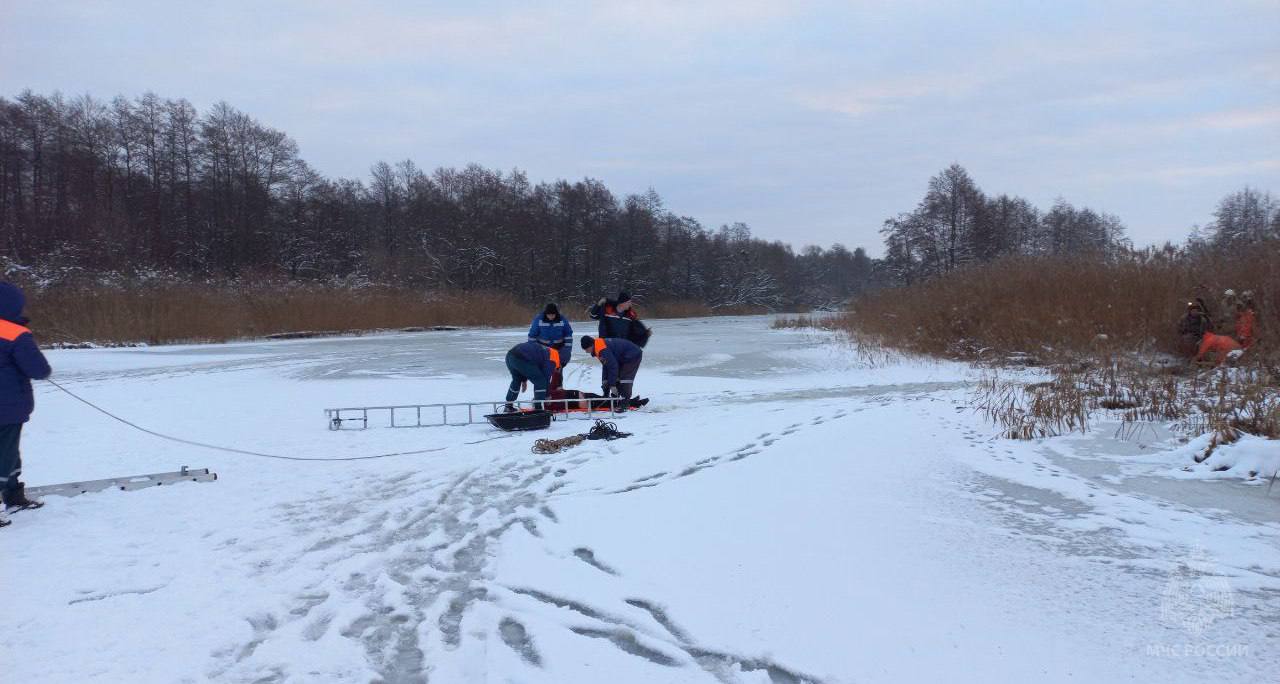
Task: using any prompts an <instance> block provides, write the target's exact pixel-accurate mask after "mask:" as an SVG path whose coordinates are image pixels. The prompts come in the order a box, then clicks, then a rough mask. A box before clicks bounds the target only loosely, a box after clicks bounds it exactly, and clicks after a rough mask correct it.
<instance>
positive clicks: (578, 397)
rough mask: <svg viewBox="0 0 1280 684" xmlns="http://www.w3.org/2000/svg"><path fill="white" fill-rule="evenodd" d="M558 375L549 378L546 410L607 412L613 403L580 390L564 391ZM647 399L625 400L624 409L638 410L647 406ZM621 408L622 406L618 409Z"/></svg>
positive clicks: (634, 398)
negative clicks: (549, 384)
mask: <svg viewBox="0 0 1280 684" xmlns="http://www.w3.org/2000/svg"><path fill="white" fill-rule="evenodd" d="M560 378H561V376H560V373H556V374H555V376H554V377H552V378H551V386H550V387H549V388H548V389H547V399H550V401H548V402H547V408H548V409H550V410H552V411H558V412H564V411H608V410H609V409H610V408H612V404H613V403H614V402H613V401H612V400H610V399H609V398H607V397H604V396H602V395H599V394H592V393H591V392H583V391H582V390H572V389H565V388H563V387H561V386H560V383H561V379H560ZM648 405H649V400H648V399H641V398H640V397H631V398H630V399H628V400H627V405H626V408H629V409H638V408H640V407H642V406H648ZM618 408H619V409H621V408H623V407H622V406H619V407H618Z"/></svg>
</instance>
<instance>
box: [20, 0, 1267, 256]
mask: <svg viewBox="0 0 1280 684" xmlns="http://www.w3.org/2000/svg"><path fill="white" fill-rule="evenodd" d="M27 88H30V89H32V90H34V91H36V92H41V93H51V92H53V91H55V90H57V91H61V92H63V93H64V94H66V95H78V94H82V93H89V94H92V95H95V96H98V97H102V98H109V97H111V96H113V95H116V94H126V95H130V96H134V95H139V94H141V93H143V92H145V91H148V90H151V91H154V92H156V93H157V94H159V95H162V96H165V97H174V98H177V97H185V98H187V99H188V100H190V101H191V102H192V103H193V104H195V105H196V106H197V107H200V108H201V109H202V110H203V109H204V108H205V107H207V106H208V105H209V104H211V103H213V102H216V101H218V100H226V101H227V102H229V103H230V104H232V105H233V106H235V107H237V108H239V109H241V110H244V111H246V112H248V113H250V114H252V115H253V116H255V117H256V118H258V119H259V120H261V121H262V122H264V123H266V124H268V125H270V126H273V127H275V128H279V129H282V130H284V131H285V132H287V133H288V134H289V135H291V136H292V137H293V138H294V139H296V140H297V141H298V144H299V146H300V147H301V150H302V155H303V157H304V158H305V159H306V160H307V161H309V162H310V163H311V164H312V165H313V166H314V167H316V168H317V169H319V170H320V171H322V172H324V173H326V174H328V175H331V176H353V177H360V178H366V177H367V175H368V169H369V167H370V166H371V165H372V164H373V163H374V162H376V161H378V160H387V161H396V160H399V159H404V158H411V159H413V160H415V161H416V162H417V163H418V164H419V165H421V166H424V167H427V168H434V167H437V166H457V165H463V164H466V163H469V162H478V163H480V164H483V165H486V166H489V167H495V168H501V169H511V168H520V169H524V170H525V171H527V172H528V173H529V175H530V177H531V179H532V180H534V181H538V180H553V179H556V178H569V179H577V178H581V177H583V176H591V177H595V178H599V179H601V180H603V181H604V182H605V183H606V184H607V185H608V186H609V187H610V188H611V189H613V190H614V192H615V193H618V194H619V195H623V194H627V193H631V192H643V191H644V190H645V189H646V188H648V187H650V186H652V187H653V188H654V189H656V190H657V191H658V192H659V193H660V194H661V195H662V197H663V198H664V199H665V200H666V203H667V206H668V208H670V209H672V210H673V211H675V212H676V213H679V214H682V215H688V216H693V217H694V218H697V219H698V220H700V221H702V222H703V223H704V224H706V225H708V226H711V227H714V226H717V225H719V224H721V223H725V222H731V221H744V222H746V223H748V224H750V225H751V226H752V229H753V230H754V232H755V233H756V234H757V235H759V236H762V237H767V238H776V239H782V240H785V241H788V242H791V243H792V244H794V245H796V246H797V247H798V246H800V245H804V244H823V245H826V244H830V243H833V242H842V243H844V244H846V245H849V246H851V247H852V246H857V245H862V246H866V247H867V248H868V250H869V251H871V252H872V253H873V254H879V253H880V252H881V249H880V238H879V235H878V232H877V231H878V230H879V228H880V225H881V223H882V222H883V221H884V219H885V218H887V217H889V216H892V215H894V214H896V213H898V212H900V211H906V210H909V209H911V208H912V207H913V206H914V205H915V203H916V202H917V201H918V200H919V199H920V197H921V196H922V194H923V193H924V189H925V185H926V183H927V181H928V179H929V177H930V176H931V175H933V174H935V173H937V172H938V171H939V170H941V169H942V168H944V167H945V166H947V165H948V164H951V163H952V162H959V163H960V164H962V165H964V166H965V167H966V168H968V169H969V171H970V173H971V174H972V175H973V176H974V178H975V179H976V180H977V181H978V183H979V185H980V186H981V187H982V188H983V189H984V190H985V191H987V192H989V193H1000V192H1007V193H1011V194H1018V195H1022V196H1025V197H1027V198H1028V199H1030V200H1032V201H1033V202H1035V203H1036V204H1037V205H1039V206H1041V207H1042V208H1047V207H1048V205H1049V204H1050V203H1052V201H1053V199H1054V198H1055V197H1057V196H1062V197H1065V198H1066V199H1068V200H1069V201H1071V202H1073V203H1075V204H1078V205H1087V206H1090V207H1093V208H1095V209H1099V210H1102V211H1107V212H1110V213H1113V214H1116V215H1118V216H1120V217H1121V219H1123V220H1124V222H1125V223H1126V225H1128V227H1129V231H1130V236H1131V237H1132V238H1133V240H1134V242H1135V243H1137V244H1140V245H1141V244H1148V243H1152V242H1159V241H1163V240H1166V239H1170V240H1181V239H1182V238H1183V237H1185V235H1186V233H1187V231H1188V229H1189V228H1190V227H1191V225H1192V224H1195V223H1205V222H1207V221H1209V220H1210V219H1211V213H1212V210H1213V207H1214V204H1215V203H1216V202H1217V200H1218V199H1219V198H1220V197H1221V196H1222V195H1224V194H1226V193H1228V192H1231V191H1233V190H1236V189H1239V188H1241V187H1243V186H1245V185H1251V186H1254V187H1258V188H1262V189H1265V190H1270V191H1273V192H1277V191H1280V1H1277V0H1253V1H1238V2H1229V1H1223V0H1198V1H1195V2H1178V1H1173V0H1165V1H1163V2H1124V1H1123V0H1111V1H1108V2H1079V1H1071V2H1066V1H1063V2H1058V1H1056V0H1055V1H1052V2H1031V1H1023V2H1006V3H982V2H973V1H967V2H914V1H911V0H895V1H892V2H890V1H885V2H881V1H878V0H877V1H871V0H868V1H856V0H851V1H849V2H803V1H799V0H797V1H794V2H758V1H755V0H710V1H706V0H703V1H698V0H683V1H670V2H667V1H662V2H609V1H607V0H596V1H583V2H559V3H551V2H545V3H539V2H528V1H525V2H494V1H486V0H470V1H466V2H408V1H405V2H381V3H379V2H364V3H355V2H345V1H332V2H330V1H326V0H305V1H297V2H292V1H290V2H277V1H269V0H258V1H256V2H234V1H228V0H222V1H219V2H209V1H207V0H205V1H202V2H198V3H189V2H179V1H177V0H163V1H156V2H143V1H140V0H114V1H112V2H82V1H74V0H0V95H3V96H8V97H12V96H14V95H17V94H18V93H20V92H21V91H22V90H24V89H27Z"/></svg>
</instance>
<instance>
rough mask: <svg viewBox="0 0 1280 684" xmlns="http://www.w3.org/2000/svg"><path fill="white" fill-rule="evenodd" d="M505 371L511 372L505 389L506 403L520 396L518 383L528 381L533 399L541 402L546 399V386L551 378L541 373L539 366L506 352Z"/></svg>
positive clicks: (511, 352) (513, 353)
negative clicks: (509, 383) (508, 383)
mask: <svg viewBox="0 0 1280 684" xmlns="http://www.w3.org/2000/svg"><path fill="white" fill-rule="evenodd" d="M507 370H509V371H511V385H510V386H508V387H507V401H508V402H511V401H515V400H516V397H518V396H520V383H522V382H524V381H525V380H528V381H529V382H530V383H532V384H533V398H534V400H535V401H542V400H544V399H546V398H547V385H548V384H550V382H551V378H548V377H547V376H546V374H545V373H544V372H543V369H542V366H541V364H538V363H535V362H533V361H530V360H528V359H525V358H521V357H520V356H517V355H516V353H515V352H513V351H509V352H507Z"/></svg>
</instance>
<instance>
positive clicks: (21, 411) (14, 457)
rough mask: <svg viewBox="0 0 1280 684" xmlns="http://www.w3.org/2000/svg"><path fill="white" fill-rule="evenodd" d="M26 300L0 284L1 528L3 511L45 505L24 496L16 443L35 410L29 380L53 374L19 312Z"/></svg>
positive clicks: (13, 288)
mask: <svg viewBox="0 0 1280 684" xmlns="http://www.w3.org/2000/svg"><path fill="white" fill-rule="evenodd" d="M26 305H27V298H26V296H25V295H23V294H22V290H20V289H19V288H18V287H17V286H16V285H11V284H9V283H0V499H3V501H4V506H3V508H2V509H0V526H3V525H7V524H9V522H8V520H7V517H6V514H5V511H6V510H15V509H19V508H39V507H40V506H42V505H44V504H42V503H41V502H39V501H37V500H35V499H29V498H27V495H26V491H25V489H26V487H25V486H24V485H23V484H22V479H21V478H22V456H21V455H20V453H19V451H18V441H19V439H20V438H21V437H22V425H23V423H26V422H27V421H28V420H29V419H30V418H31V411H32V410H33V409H34V408H35V395H34V394H33V393H32V391H31V381H32V380H44V379H45V378H47V377H49V374H50V373H51V372H52V371H51V370H50V368H49V362H48V361H46V360H45V358H44V354H42V353H40V347H38V346H36V340H35V338H34V337H32V336H31V331H30V330H27V329H26V327H24V326H25V325H26V324H27V319H26V318H23V317H22V309H23V308H24V307H25V306H26Z"/></svg>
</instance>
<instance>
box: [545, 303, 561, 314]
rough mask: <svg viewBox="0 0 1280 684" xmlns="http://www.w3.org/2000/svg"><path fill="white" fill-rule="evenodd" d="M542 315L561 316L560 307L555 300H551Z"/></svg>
mask: <svg viewBox="0 0 1280 684" xmlns="http://www.w3.org/2000/svg"><path fill="white" fill-rule="evenodd" d="M542 315H543V316H559V315H560V307H558V306H556V303H555V302H551V303H549V304H547V306H546V308H544V309H543V310H542Z"/></svg>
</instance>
